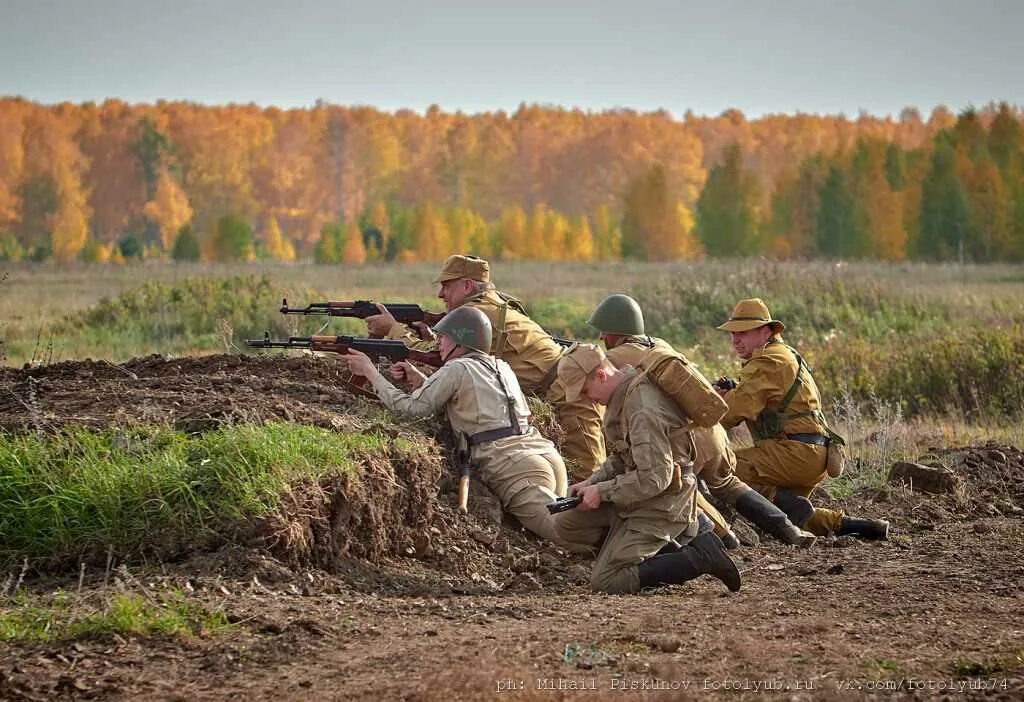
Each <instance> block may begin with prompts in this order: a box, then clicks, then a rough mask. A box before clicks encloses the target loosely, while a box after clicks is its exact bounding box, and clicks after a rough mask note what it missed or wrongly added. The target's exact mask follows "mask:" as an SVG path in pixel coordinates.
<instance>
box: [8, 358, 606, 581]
mask: <svg viewBox="0 0 1024 702" xmlns="http://www.w3.org/2000/svg"><path fill="white" fill-rule="evenodd" d="M348 380H349V376H348V373H347V372H346V371H345V370H344V365H343V364H341V363H339V362H338V361H337V360H336V359H334V358H333V357H329V356H327V357H317V356H302V357H292V356H283V355H281V356H273V357H259V356H242V355H211V356H201V357H188V358H165V357H163V356H157V355H154V356H147V357H144V358H137V359H133V360H131V361H128V362H126V363H122V364H112V363H109V362H105V361H91V360H86V361H68V362H63V363H57V364H53V365H49V366H42V367H37V368H23V369H3V370H0V429H5V430H8V431H27V430H37V429H42V430H49V431H52V430H58V429H62V428H66V427H71V426H83V427H87V428H94V429H103V428H108V427H127V426H133V425H134V426H138V425H146V424H156V425H163V426H173V427H175V428H177V429H180V430H184V431H189V432H202V431H206V430H210V429H214V428H216V427H217V426H219V425H220V424H222V423H242V422H250V423H262V422H266V421H289V422H296V423H304V424H313V425H317V426H322V427H327V428H334V429H346V430H358V431H363V432H376V433H381V434H384V435H387V436H389V437H390V438H391V440H390V441H389V442H388V443H387V445H388V449H387V451H385V452H377V453H372V454H371V453H369V452H367V453H366V454H360V455H357V456H354V458H355V462H356V463H357V464H358V466H359V470H358V471H355V472H354V473H353V474H351V475H346V476H344V477H338V478H332V479H330V480H328V481H324V482H315V481H308V482H303V483H300V484H297V485H293V486H292V489H291V491H290V493H289V494H288V495H286V496H285V497H284V500H283V502H282V505H281V508H280V509H279V510H278V511H277V512H275V513H274V514H272V515H270V516H267V517H264V518H260V519H254V520H252V521H251V522H249V523H245V524H241V525H239V528H238V532H237V533H233V534H226V535H224V536H225V539H221V540H218V539H215V540H214V543H215V544H217V543H220V544H223V543H225V542H228V543H232V544H240V545H242V546H243V547H244V548H247V549H252V550H253V551H252V553H251V554H250V555H249V556H244V557H241V561H239V558H240V555H239V552H238V551H237V550H236V549H235V548H233V547H227V548H224V547H222V553H221V554H220V556H217V555H214V554H208V553H207V554H196V556H197V557H200V558H203V559H205V562H206V567H209V568H213V569H214V570H217V571H225V572H239V574H240V571H242V570H244V569H245V567H248V565H251V563H250V561H251V560H252V559H253V558H256V559H257V560H260V561H261V562H262V561H263V559H265V558H269V559H270V560H269V561H267V562H271V561H272V562H274V563H277V564H279V566H280V567H282V568H286V569H289V570H293V571H294V570H296V569H303V568H314V569H321V570H323V571H325V573H327V574H333V575H334V576H340V577H341V578H342V579H343V580H344V581H345V582H347V583H349V584H350V585H351V586H353V587H356V588H357V589H366V590H374V591H378V592H380V591H385V592H395V593H431V594H450V593H455V592H498V591H503V590H508V589H525V590H531V589H536V588H539V587H541V586H542V585H545V586H552V585H554V586H557V585H564V584H570V583H574V582H580V581H581V579H582V578H585V575H586V569H584V568H582V567H581V566H579V565H578V561H576V560H574V559H567V558H566V554H564V553H562V552H561V551H559V550H557V549H555V548H554V547H550V546H548V545H546V544H543V543H542V542H540V541H539V540H537V539H535V538H534V537H533V536H532V535H530V534H528V533H527V532H525V531H524V530H522V529H521V528H520V527H519V526H518V525H517V524H515V523H509V522H505V523H504V524H503V522H502V512H501V506H500V503H499V502H498V500H497V499H496V498H495V497H494V496H493V495H492V494H491V493H490V492H489V491H488V490H487V489H486V488H485V487H484V486H483V485H482V484H480V483H479V482H478V481H475V480H474V482H473V486H472V490H471V498H470V512H469V514H462V513H461V512H459V511H458V510H457V509H455V508H454V504H455V498H454V481H453V480H452V479H451V477H450V476H452V475H453V473H452V469H451V465H450V461H449V456H450V446H451V444H452V441H453V437H452V435H451V432H450V430H448V428H447V427H446V426H444V423H443V422H440V421H432V422H417V423H416V424H415V425H414V426H402V425H392V424H388V425H383V424H381V422H380V418H379V415H378V414H377V410H376V405H375V403H373V402H372V401H371V400H368V399H366V398H364V397H361V396H360V395H359V394H358V391H357V390H356V389H354V388H353V387H352V386H351V384H350V383H349V382H348ZM531 407H532V408H533V409H534V412H535V415H534V420H535V423H536V424H537V426H538V428H539V429H540V430H541V432H542V433H544V434H546V435H547V436H549V437H551V438H552V439H554V440H555V441H556V443H557V442H558V441H559V439H560V438H561V437H562V436H563V434H562V432H561V430H560V429H559V427H558V425H557V422H556V421H555V419H554V417H553V415H552V413H551V412H550V410H549V409H548V408H547V406H546V405H543V403H539V402H537V401H535V400H531ZM398 438H402V439H405V441H403V442H401V443H402V448H401V450H399V448H398V442H396V441H395V439H398ZM186 555H187V554H186ZM177 557H180V556H177ZM218 559H221V560H223V562H222V563H219V561H218ZM271 570H273V569H271Z"/></svg>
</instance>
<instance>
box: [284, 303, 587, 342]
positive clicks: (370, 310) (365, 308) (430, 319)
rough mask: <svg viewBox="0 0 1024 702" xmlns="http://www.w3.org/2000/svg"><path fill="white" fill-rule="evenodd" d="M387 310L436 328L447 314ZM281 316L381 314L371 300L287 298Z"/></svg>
mask: <svg viewBox="0 0 1024 702" xmlns="http://www.w3.org/2000/svg"><path fill="white" fill-rule="evenodd" d="M383 306H384V309H386V310H387V311H388V312H389V313H390V314H391V316H392V317H394V318H395V321H396V322H401V323H402V324H406V325H411V324H413V323H414V322H424V323H425V324H426V325H427V326H430V327H432V326H434V325H435V324H437V323H438V322H440V321H441V318H442V317H444V316H445V314H446V313H445V312H428V311H426V310H425V309H423V308H422V307H420V306H419V305H417V304H414V303H409V302H385V303H383ZM281 314H302V315H326V316H329V317H349V318H352V319H366V318H367V317H372V316H373V315H375V314H380V310H378V309H377V305H376V304H374V303H373V302H370V301H369V300H340V301H339V300H328V301H327V302H311V303H309V304H308V305H306V306H305V307H289V306H288V300H287V298H286V299H284V300H281ZM551 339H552V340H553V341H554V342H555V343H556V344H558V345H559V346H562V347H564V348H568V347H570V346H572V345H573V344H574V343H576V342H575V341H572V340H571V339H562V338H560V337H557V336H552V337H551Z"/></svg>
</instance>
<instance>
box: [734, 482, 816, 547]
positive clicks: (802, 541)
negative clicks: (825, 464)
mask: <svg viewBox="0 0 1024 702" xmlns="http://www.w3.org/2000/svg"><path fill="white" fill-rule="evenodd" d="M804 499H807V498H804ZM808 504H810V503H809V502H808ZM736 511H737V512H739V513H740V514H742V515H743V516H744V517H746V518H747V519H749V520H750V521H752V522H753V523H754V525H755V526H757V528H759V529H760V530H761V531H764V532H765V533H767V534H771V535H772V536H774V537H775V538H776V539H778V540H779V541H781V542H782V543H784V544H789V545H790V546H799V547H800V548H809V547H811V546H813V545H814V542H815V541H817V537H815V536H814V534H811V533H809V532H806V531H804V530H803V529H801V528H800V527H798V526H796V525H794V524H793V522H791V521H789V518H788V517H786V513H785V512H783V511H782V510H781V509H779V508H778V507H776V506H775V505H773V504H772V503H771V502H769V501H768V500H766V499H765V497H764V495H762V494H761V493H759V492H757V491H756V490H748V491H747V492H745V493H743V494H742V495H740V497H739V499H738V500H736Z"/></svg>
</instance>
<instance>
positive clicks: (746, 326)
mask: <svg viewBox="0 0 1024 702" xmlns="http://www.w3.org/2000/svg"><path fill="white" fill-rule="evenodd" d="M765 325H771V328H772V331H773V332H775V333H776V334H781V333H782V330H783V329H785V328H786V325H785V324H783V323H782V322H780V321H779V320H777V319H772V313H771V312H769V311H768V305H766V304H764V300H762V299H761V298H759V297H753V298H750V299H748V300H740V301H739V302H737V303H736V306H735V307H734V308H733V309H732V314H731V315H729V319H728V320H727V321H726V322H725V323H724V324H720V325H719V326H718V328H719V329H722V330H724V331H728V332H745V331H750V330H751V329H758V328H759V327H763V326H765Z"/></svg>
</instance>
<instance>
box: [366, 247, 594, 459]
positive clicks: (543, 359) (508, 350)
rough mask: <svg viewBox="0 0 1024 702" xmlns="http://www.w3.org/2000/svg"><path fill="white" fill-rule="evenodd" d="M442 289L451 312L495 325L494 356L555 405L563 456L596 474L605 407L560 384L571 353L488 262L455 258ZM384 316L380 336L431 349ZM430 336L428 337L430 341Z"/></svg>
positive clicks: (377, 319)
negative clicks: (464, 311) (498, 280)
mask: <svg viewBox="0 0 1024 702" xmlns="http://www.w3.org/2000/svg"><path fill="white" fill-rule="evenodd" d="M434 282H435V283H437V284H438V285H439V286H440V288H439V289H438V293H437V296H438V297H439V298H440V299H441V300H443V301H444V304H445V308H446V309H447V310H449V311H451V310H454V309H456V308H459V307H463V306H467V307H474V308H476V309H479V310H480V311H482V312H483V313H484V314H485V315H487V318H488V319H489V320H490V322H491V327H492V328H493V338H492V340H491V345H490V348H489V351H490V353H492V354H494V355H495V356H497V357H498V358H500V359H502V360H503V361H506V362H507V363H508V364H509V365H510V366H511V367H512V371H513V372H514V373H515V375H516V377H517V378H518V379H519V383H520V384H521V386H522V387H523V389H524V390H526V391H527V392H530V393H532V394H534V395H536V396H537V397H540V398H543V399H545V400H547V401H548V402H550V403H551V405H552V406H553V407H554V410H555V416H556V417H557V418H558V423H559V424H560V425H561V426H562V428H563V429H565V440H564V441H563V443H562V454H563V455H564V456H565V458H566V459H567V460H568V461H569V462H570V468H571V469H573V471H574V474H575V475H576V476H577V477H586V476H588V475H590V473H592V472H593V471H594V470H596V469H597V467H598V466H600V465H601V462H602V461H603V460H604V456H605V447H604V439H603V438H602V435H601V409H600V408H599V407H598V406H597V405H596V404H595V403H593V402H591V401H590V400H589V399H588V398H586V397H578V398H575V399H573V400H569V399H568V398H567V397H566V394H565V388H564V387H563V386H562V384H561V383H560V382H559V380H558V376H557V372H558V363H559V361H560V359H561V358H562V354H563V353H564V352H565V349H564V348H562V347H561V346H559V345H558V344H557V343H555V342H554V340H552V338H551V335H550V334H548V333H547V332H546V331H544V329H543V328H541V326H540V325H539V324H537V323H536V322H534V321H533V320H532V319H530V317H529V315H527V313H526V309H525V307H523V304H522V303H521V302H520V301H519V300H517V299H515V298H514V297H511V296H509V295H506V294H504V293H502V292H499V291H498V290H495V288H494V285H493V284H492V283H491V267H490V264H489V263H488V262H487V261H485V260H484V259H482V258H478V257H476V256H467V255H454V256H449V257H448V259H447V260H446V261H445V262H444V265H443V266H442V267H441V273H440V275H439V276H438V277H437V280H435V281H434ZM380 309H381V313H380V314H379V315H374V316H372V317H368V318H367V319H366V325H367V329H368V330H369V332H370V333H371V334H372V335H374V336H387V337H388V338H392V339H402V340H403V341H404V342H405V343H406V344H407V345H409V346H412V347H413V348H418V349H422V350H427V349H429V348H432V347H433V345H434V341H433V339H431V338H429V335H427V334H426V333H424V332H423V331H422V330H421V333H420V334H419V335H413V334H410V333H409V330H408V329H407V328H406V327H405V325H403V324H400V323H399V322H397V321H396V320H395V319H394V317H392V316H391V315H390V314H388V313H387V310H385V309H384V308H383V307H381V308H380ZM424 337H426V338H424Z"/></svg>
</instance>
